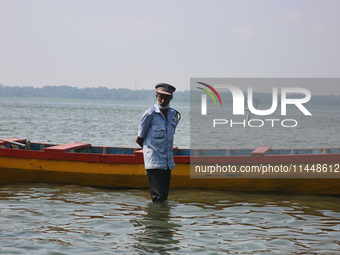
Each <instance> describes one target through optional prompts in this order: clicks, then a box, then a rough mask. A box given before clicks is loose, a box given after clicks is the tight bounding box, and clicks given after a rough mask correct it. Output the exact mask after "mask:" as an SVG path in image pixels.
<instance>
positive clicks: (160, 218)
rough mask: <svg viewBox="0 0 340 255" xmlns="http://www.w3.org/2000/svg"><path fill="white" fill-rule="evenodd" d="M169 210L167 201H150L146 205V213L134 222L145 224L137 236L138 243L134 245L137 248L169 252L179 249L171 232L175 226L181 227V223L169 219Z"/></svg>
mask: <svg viewBox="0 0 340 255" xmlns="http://www.w3.org/2000/svg"><path fill="white" fill-rule="evenodd" d="M170 210H171V205H170V204H169V202H168V201H165V202H164V203H162V204H153V203H150V204H149V205H148V207H147V215H145V216H144V219H143V220H142V221H136V222H135V224H138V225H144V226H145V231H144V233H142V234H141V235H140V236H137V241H138V243H139V244H137V245H135V246H134V247H135V248H136V249H137V250H140V251H144V252H148V253H151V252H157V253H159V254H169V252H170V251H174V250H179V249H180V247H179V246H176V244H177V243H178V242H179V241H177V240H174V239H173V234H174V232H175V231H176V227H181V225H178V224H174V223H172V222H171V221H170ZM135 224H134V225H135ZM135 226H136V225H135Z"/></svg>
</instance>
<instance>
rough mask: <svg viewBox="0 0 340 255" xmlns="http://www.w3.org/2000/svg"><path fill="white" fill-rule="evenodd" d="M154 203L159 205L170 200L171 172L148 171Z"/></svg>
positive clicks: (160, 170) (161, 170)
mask: <svg viewBox="0 0 340 255" xmlns="http://www.w3.org/2000/svg"><path fill="white" fill-rule="evenodd" d="M146 171H147V173H148V180H149V189H150V194H151V199H152V202H153V203H155V204H159V203H162V202H164V201H165V200H167V199H168V195H169V185H170V179H171V170H170V169H168V170H163V169H147V170H146Z"/></svg>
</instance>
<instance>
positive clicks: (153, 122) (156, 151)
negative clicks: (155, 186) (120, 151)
mask: <svg viewBox="0 0 340 255" xmlns="http://www.w3.org/2000/svg"><path fill="white" fill-rule="evenodd" d="M167 114H168V115H167V120H166V119H165V117H164V115H163V113H162V112H161V111H160V109H159V107H158V104H155V105H154V106H153V107H152V108H150V109H148V110H147V111H146V112H145V113H144V115H143V117H142V119H141V122H140V124H139V128H138V136H139V137H140V138H144V141H143V155H144V164H145V169H164V170H167V169H168V168H169V169H173V168H175V162H174V156H173V143H174V134H175V129H176V127H177V124H178V122H176V121H175V118H176V115H177V112H176V111H175V110H174V109H172V108H170V107H169V108H168V113H167Z"/></svg>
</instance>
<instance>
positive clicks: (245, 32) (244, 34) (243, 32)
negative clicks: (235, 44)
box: [236, 25, 254, 41]
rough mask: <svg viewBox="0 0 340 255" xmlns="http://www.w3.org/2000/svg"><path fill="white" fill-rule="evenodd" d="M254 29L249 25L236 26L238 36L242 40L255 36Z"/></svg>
mask: <svg viewBox="0 0 340 255" xmlns="http://www.w3.org/2000/svg"><path fill="white" fill-rule="evenodd" d="M253 30H254V29H253V28H252V27H251V26H249V25H246V26H242V27H238V28H236V37H237V38H238V39H239V40H241V41H247V40H249V39H250V38H251V37H252V36H253V34H254V31H253Z"/></svg>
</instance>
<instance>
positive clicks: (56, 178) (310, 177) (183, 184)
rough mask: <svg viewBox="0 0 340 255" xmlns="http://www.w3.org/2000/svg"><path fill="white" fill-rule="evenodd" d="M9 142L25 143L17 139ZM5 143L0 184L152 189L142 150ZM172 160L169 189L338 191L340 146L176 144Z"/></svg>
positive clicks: (329, 192) (294, 191)
mask: <svg viewBox="0 0 340 255" xmlns="http://www.w3.org/2000/svg"><path fill="white" fill-rule="evenodd" d="M9 140H13V141H16V142H18V141H20V142H25V140H23V139H17V138H9ZM2 144H3V145H4V146H3V145H2ZM2 144H1V142H0V146H2V148H0V184H13V183H34V182H46V183H63V184H74V185H84V186H93V187H106V188H148V179H147V176H146V175H145V168H144V163H143V152H142V150H140V148H118V147H117V148H116V147H112V148H109V147H92V146H91V145H90V144H80V143H71V144H67V145H51V144H38V143H37V144H30V147H29V148H26V149H20V148H10V147H9V146H8V142H7V141H4V142H3V143H2ZM269 153H270V154H269ZM282 153H284V154H282ZM287 153H290V154H287ZM301 153H302V154H301ZM308 153H314V154H310V155H309V154H308ZM281 154H282V155H281ZM221 155H222V156H221ZM174 160H175V163H176V168H175V169H173V170H172V178H171V183H170V187H171V188H206V189H222V190H230V191H251V192H263V191H271V192H292V193H304V194H324V195H335V196H339V195H340V169H338V171H337V172H336V171H335V168H332V170H333V171H330V169H331V168H329V167H330V166H332V167H334V166H336V165H337V166H338V167H339V165H340V164H339V163H340V149H339V148H336V149H311V150H306V149H303V150H295V151H293V150H282V151H281V150H271V149H270V147H265V146H260V147H258V148H257V149H255V150H215V151H214V150H179V149H178V148H174ZM197 164H198V165H202V164H210V165H212V164H215V165H216V164H220V165H221V166H222V165H232V166H235V167H236V166H237V167H238V169H240V167H247V166H248V167H249V169H251V168H252V167H254V166H256V167H260V166H261V167H262V166H264V165H267V166H268V165H271V166H272V167H273V166H281V167H282V166H283V167H286V168H287V169H288V168H289V169H290V170H292V169H295V170H297V171H294V173H292V172H293V171H291V172H290V174H287V173H282V172H281V173H270V174H269V173H266V174H263V173H259V172H257V173H242V174H241V173H239V172H238V173H237V174H230V173H211V172H210V173H201V174H199V175H196V174H195V173H193V169H194V168H193V167H194V166H195V165H197ZM317 164H319V165H322V166H327V167H326V168H325V169H324V170H327V171H326V172H320V171H319V172H317V171H298V170H299V169H300V170H301V169H305V168H306V167H307V168H308V167H309V168H310V167H311V166H316V165H317ZM319 170H320V169H319Z"/></svg>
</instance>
